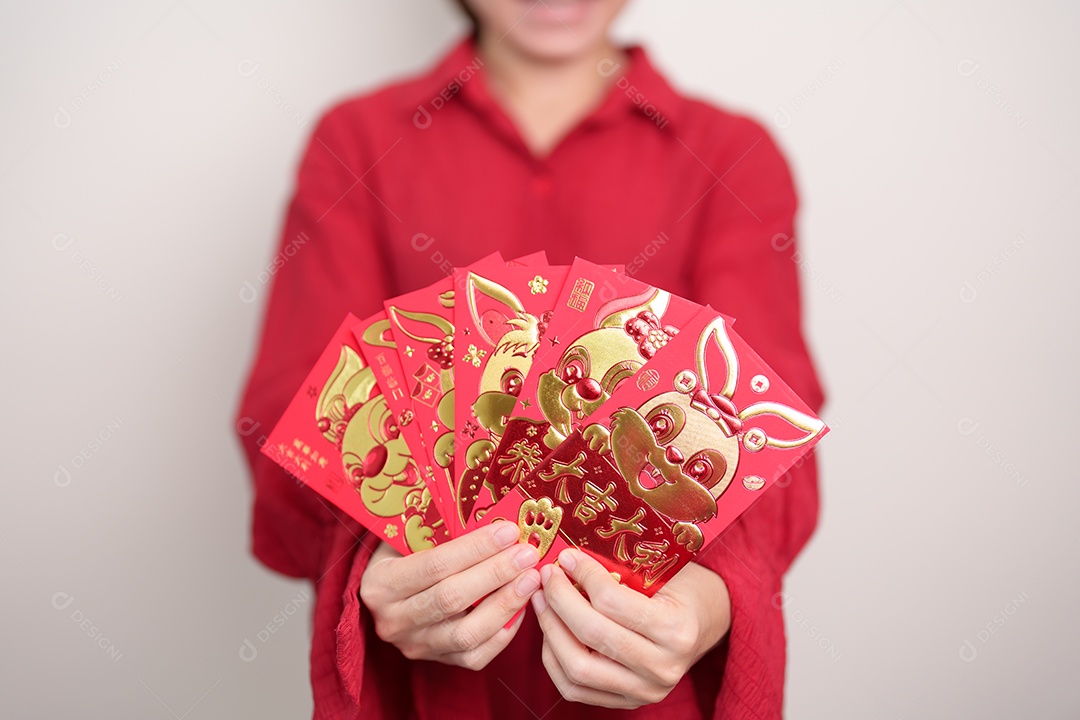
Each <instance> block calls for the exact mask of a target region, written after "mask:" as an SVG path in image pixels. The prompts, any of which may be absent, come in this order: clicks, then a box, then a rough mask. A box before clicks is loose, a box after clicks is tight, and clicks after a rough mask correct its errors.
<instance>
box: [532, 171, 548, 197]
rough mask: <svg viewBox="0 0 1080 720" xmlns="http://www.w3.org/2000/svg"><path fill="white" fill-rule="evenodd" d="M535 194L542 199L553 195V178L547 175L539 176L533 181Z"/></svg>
mask: <svg viewBox="0 0 1080 720" xmlns="http://www.w3.org/2000/svg"><path fill="white" fill-rule="evenodd" d="M532 189H533V193H534V194H536V195H539V196H540V197H547V196H548V195H551V190H552V184H551V178H549V177H548V176H547V175H537V176H536V177H534V178H533V180H532Z"/></svg>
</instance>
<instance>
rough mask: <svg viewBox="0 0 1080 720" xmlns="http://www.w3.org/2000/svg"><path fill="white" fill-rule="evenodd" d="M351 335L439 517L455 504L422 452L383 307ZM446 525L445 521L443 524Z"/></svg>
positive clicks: (403, 376)
mask: <svg viewBox="0 0 1080 720" xmlns="http://www.w3.org/2000/svg"><path fill="white" fill-rule="evenodd" d="M352 332H353V336H354V337H355V338H356V341H357V343H358V345H359V347H360V351H361V353H362V354H363V356H364V359H365V360H366V361H367V363H368V365H370V366H371V368H372V370H374V372H375V381H376V382H377V383H378V384H379V389H380V390H381V391H382V394H383V397H385V398H386V404H387V406H388V407H389V408H390V412H391V413H392V414H393V416H394V420H395V422H396V423H397V429H398V431H399V432H400V433H401V436H402V437H403V438H404V439H405V443H406V444H407V445H408V447H409V450H410V452H411V453H412V456H413V459H414V460H416V464H417V467H418V468H419V469H420V472H421V474H422V475H423V477H424V485H425V487H426V488H427V490H428V492H430V493H431V499H432V502H434V503H435V506H436V508H437V509H438V511H439V517H440V519H441V518H443V517H446V514H447V512H453V511H454V506H453V504H452V503H450V501H449V500H445V499H444V498H443V497H442V494H441V488H440V484H439V483H437V482H435V473H434V469H433V468H432V466H431V464H430V463H429V462H427V459H426V456H425V453H424V436H423V432H422V430H421V428H420V424H419V423H418V422H416V416H415V413H414V411H413V407H412V402H411V401H410V399H409V396H408V394H407V390H406V388H407V384H406V380H405V374H404V371H403V370H402V368H401V360H400V359H399V358H398V354H397V344H396V342H395V340H394V336H393V333H392V332H391V331H390V320H389V319H388V318H387V316H386V312H385V311H380V312H378V313H376V314H375V315H372V316H371V317H369V318H368V319H366V320H363V321H361V322H358V323H357V324H356V325H353V327H352ZM443 527H444V528H445V525H444V526H443Z"/></svg>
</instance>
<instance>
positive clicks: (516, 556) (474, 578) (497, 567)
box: [409, 523, 540, 625]
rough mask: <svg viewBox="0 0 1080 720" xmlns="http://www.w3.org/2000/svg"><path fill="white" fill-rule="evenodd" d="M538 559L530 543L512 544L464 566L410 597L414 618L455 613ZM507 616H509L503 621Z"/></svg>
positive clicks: (437, 617)
mask: <svg viewBox="0 0 1080 720" xmlns="http://www.w3.org/2000/svg"><path fill="white" fill-rule="evenodd" d="M507 524H509V523H507ZM511 527H515V528H516V526H514V525H511ZM425 552H431V551H430V550H427V551H425ZM538 562H540V553H539V552H538V551H537V549H536V548H535V547H533V546H532V545H530V544H529V543H515V544H514V546H513V547H510V548H507V549H506V550H503V551H502V552H500V553H499V554H498V555H496V556H495V557H491V558H488V559H487V560H483V561H482V562H480V563H478V564H476V565H473V566H472V567H469V568H466V569H465V570H462V571H461V572H459V573H457V574H455V575H452V576H451V577H448V578H446V579H445V580H442V581H440V582H439V583H437V584H436V585H434V586H432V587H430V588H428V589H427V590H424V591H422V592H420V593H418V594H416V595H414V596H413V597H412V598H410V599H409V603H410V604H411V606H412V609H413V610H414V612H415V613H416V614H415V616H414V617H415V620H416V622H417V624H419V625H427V624H431V623H433V622H438V621H440V620H442V619H444V618H448V617H451V616H453V615H456V614H457V613H459V612H461V611H463V610H465V609H466V608H468V607H470V606H472V605H473V604H474V603H476V602H477V601H479V600H480V599H481V598H483V597H485V596H486V595H488V593H492V592H494V591H495V590H498V589H499V588H501V587H502V586H503V585H506V584H507V583H508V582H510V581H511V580H513V579H514V578H516V577H517V576H518V575H520V574H521V572H522V571H523V570H528V569H529V568H531V567H533V566H534V565H536V563H538ZM508 619H510V616H509V615H507V616H506V618H505V619H504V620H503V622H506V620H508Z"/></svg>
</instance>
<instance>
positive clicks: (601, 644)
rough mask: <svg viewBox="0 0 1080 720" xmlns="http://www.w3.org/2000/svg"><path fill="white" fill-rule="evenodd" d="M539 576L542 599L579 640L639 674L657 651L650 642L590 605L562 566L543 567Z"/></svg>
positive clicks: (644, 669) (645, 668)
mask: <svg viewBox="0 0 1080 720" xmlns="http://www.w3.org/2000/svg"><path fill="white" fill-rule="evenodd" d="M560 557H561V556H560ZM541 577H542V578H543V583H544V599H545V600H546V601H547V602H548V603H549V604H550V605H551V607H552V608H553V609H554V610H555V612H556V613H558V617H559V620H560V621H561V624H563V625H564V626H565V627H567V628H568V629H569V630H570V632H571V633H573V635H574V637H575V638H577V640H578V642H579V643H581V644H582V645H585V646H587V647H590V648H592V649H593V650H596V651H597V652H598V653H602V654H603V655H605V656H606V657H608V658H611V659H612V660H615V661H616V662H619V663H621V664H623V665H625V666H627V667H629V668H631V669H632V670H634V671H636V672H638V673H643V672H645V671H646V670H647V668H648V659H649V658H650V657H653V656H655V655H656V654H657V648H656V646H655V644H654V643H653V642H652V641H650V640H648V639H646V638H644V637H642V636H641V635H638V634H637V633H636V632H634V631H633V630H630V629H627V628H625V627H623V626H622V625H620V624H619V623H617V622H615V621H613V620H612V619H611V618H609V617H607V616H605V615H604V614H603V613H601V612H599V611H598V610H597V609H596V608H594V607H593V606H592V605H591V604H589V601H588V600H586V599H585V598H584V597H582V596H581V593H580V592H578V591H577V589H576V588H575V587H574V586H573V585H571V584H570V580H569V579H568V578H567V577H566V574H565V573H563V571H562V569H561V568H559V567H557V566H552V565H548V566H545V567H544V568H543V571H542V573H541ZM608 577H609V578H610V576H608ZM631 592H633V591H632V590H631ZM649 674H650V675H651V673H649Z"/></svg>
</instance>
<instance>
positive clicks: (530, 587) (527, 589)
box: [517, 573, 540, 597]
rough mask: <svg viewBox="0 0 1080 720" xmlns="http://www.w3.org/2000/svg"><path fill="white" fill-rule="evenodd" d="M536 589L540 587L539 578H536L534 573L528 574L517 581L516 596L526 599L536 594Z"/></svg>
mask: <svg viewBox="0 0 1080 720" xmlns="http://www.w3.org/2000/svg"><path fill="white" fill-rule="evenodd" d="M538 587H540V578H539V576H537V575H536V573H529V574H527V575H525V576H524V577H523V578H521V579H520V580H518V584H517V594H518V595H520V596H521V597H527V596H529V595H530V594H532V593H534V592H536V589H537V588H538Z"/></svg>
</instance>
